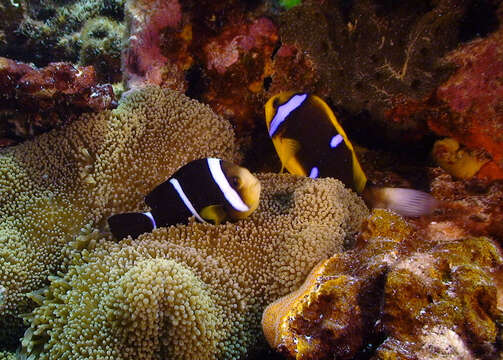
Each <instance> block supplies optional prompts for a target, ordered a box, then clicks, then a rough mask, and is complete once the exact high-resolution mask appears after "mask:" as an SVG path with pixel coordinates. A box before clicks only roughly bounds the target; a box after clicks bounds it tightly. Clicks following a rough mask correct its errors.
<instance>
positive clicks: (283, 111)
mask: <svg viewBox="0 0 503 360" xmlns="http://www.w3.org/2000/svg"><path fill="white" fill-rule="evenodd" d="M306 99H307V94H303V95H295V96H292V97H291V98H290V100H288V101H287V102H286V103H284V104H283V105H280V106H278V109H277V110H276V114H275V115H274V117H273V118H272V121H271V123H270V125H269V136H270V137H272V136H273V135H274V133H275V132H276V131H277V130H278V127H279V126H280V125H281V123H282V122H283V121H285V119H286V117H287V116H288V115H289V114H290V113H291V112H292V111H294V110H295V109H297V108H298V107H299V106H300V105H302V103H303V102H304V100H306Z"/></svg>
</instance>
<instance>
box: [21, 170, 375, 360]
mask: <svg viewBox="0 0 503 360" xmlns="http://www.w3.org/2000/svg"><path fill="white" fill-rule="evenodd" d="M259 179H260V181H261V183H262V186H263V193H262V197H261V203H260V206H259V208H258V209H257V211H256V212H254V213H253V214H252V215H251V216H250V217H249V218H247V219H244V220H242V221H239V222H237V223H233V224H231V223H227V224H224V225H219V226H214V225H209V224H201V223H191V224H189V225H178V226H172V227H168V228H160V229H157V230H155V231H153V232H152V233H147V234H144V235H142V236H140V237H139V238H138V239H137V240H134V241H133V240H131V239H130V238H129V239H126V240H124V241H121V242H120V243H118V244H115V243H113V242H110V241H106V240H104V239H103V240H97V242H94V241H93V242H90V243H88V244H85V248H86V249H85V250H83V251H82V255H77V256H76V257H75V258H74V259H73V260H72V264H73V265H72V266H71V267H70V268H69V270H68V272H67V273H66V274H64V275H62V276H61V278H53V279H52V282H51V285H50V287H49V290H48V291H47V292H46V293H44V294H43V296H39V297H38V298H37V301H38V302H40V303H41V307H39V308H37V309H35V310H34V312H33V314H32V315H31V316H29V319H30V321H31V324H32V325H31V327H30V329H29V330H28V331H27V333H26V336H25V338H24V339H23V346H24V354H25V355H35V356H36V358H39V359H46V358H52V357H54V356H56V355H57V356H59V357H67V358H70V359H71V358H79V357H88V358H97V357H100V358H113V359H118V358H121V359H128V358H140V359H153V358H166V357H169V358H173V359H216V358H219V359H238V358H241V357H242V356H243V355H244V354H245V353H247V352H248V351H250V350H251V349H253V348H255V346H256V345H257V344H258V343H259V341H260V316H261V313H262V310H263V308H264V306H265V305H266V304H267V303H268V302H270V301H272V300H273V299H275V298H277V297H279V296H282V295H284V294H286V293H287V292H289V291H293V290H294V289H296V288H297V287H298V286H299V285H300V284H301V282H302V281H303V279H304V277H305V276H306V275H307V273H309V271H310V270H311V268H312V267H313V266H314V265H315V264H316V263H317V262H319V261H320V260H321V259H324V258H326V257H327V256H329V255H330V254H333V253H334V252H339V251H340V250H341V249H342V247H343V242H344V240H345V238H347V237H350V236H351V234H353V233H354V232H355V231H356V229H357V228H358V227H359V224H360V222H361V220H362V219H363V217H364V216H365V214H366V213H367V210H366V208H365V206H364V205H363V202H362V201H361V200H360V199H359V198H358V197H357V196H356V195H355V194H354V193H352V192H351V191H349V190H347V189H345V188H344V187H343V185H342V184H341V183H340V182H339V181H337V180H334V179H322V180H313V179H309V178H301V177H294V176H291V175H273V174H268V175H267V174H266V175H259ZM81 246H84V244H82V245H81ZM77 345H79V346H77Z"/></svg>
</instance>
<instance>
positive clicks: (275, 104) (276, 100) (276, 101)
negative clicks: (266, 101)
mask: <svg viewBox="0 0 503 360" xmlns="http://www.w3.org/2000/svg"><path fill="white" fill-rule="evenodd" d="M278 106H279V99H278V98H276V99H274V100H273V101H272V107H273V108H275V109H276V108H277V107H278Z"/></svg>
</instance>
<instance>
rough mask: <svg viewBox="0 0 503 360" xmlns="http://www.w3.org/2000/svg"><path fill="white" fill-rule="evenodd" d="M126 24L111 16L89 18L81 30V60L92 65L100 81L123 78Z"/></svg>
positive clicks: (82, 63) (83, 63)
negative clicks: (122, 55)
mask: <svg viewBox="0 0 503 360" xmlns="http://www.w3.org/2000/svg"><path fill="white" fill-rule="evenodd" d="M124 32H125V26H124V25H123V24H122V23H118V22H116V21H114V20H111V19H110V18H105V17H96V18H92V19H90V20H88V21H87V22H86V24H85V25H84V27H83V28H82V30H81V37H80V40H81V42H82V46H81V48H80V54H79V62H80V64H81V65H85V66H87V65H92V66H93V67H94V69H95V70H96V74H97V78H98V79H99V80H100V81H105V82H110V83H115V82H119V81H121V80H122V72H121V51H122V37H123V34H124Z"/></svg>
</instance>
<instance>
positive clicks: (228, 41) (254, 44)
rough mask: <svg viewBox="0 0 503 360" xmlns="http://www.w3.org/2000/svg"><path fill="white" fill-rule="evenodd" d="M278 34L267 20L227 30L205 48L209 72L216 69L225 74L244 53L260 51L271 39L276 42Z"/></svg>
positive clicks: (262, 19)
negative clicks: (254, 49)
mask: <svg viewBox="0 0 503 360" xmlns="http://www.w3.org/2000/svg"><path fill="white" fill-rule="evenodd" d="M276 32H277V30H276V27H275V26H274V24H273V23H272V21H271V20H269V19H267V18H260V19H257V20H255V21H254V22H253V23H251V24H242V25H239V26H236V27H234V28H229V29H227V30H225V31H224V32H223V33H222V34H220V35H219V36H218V38H216V39H213V40H211V41H210V42H209V43H208V44H207V45H206V46H205V48H204V51H205V54H206V59H207V62H206V65H207V67H208V70H211V69H215V70H216V71H217V72H218V73H219V74H223V73H225V72H226V71H227V68H229V67H230V66H231V65H233V64H235V63H236V62H237V61H238V60H239V57H240V55H242V54H243V53H247V52H249V51H250V50H252V49H253V48H257V49H260V48H262V47H263V46H264V45H267V43H268V42H270V40H271V39H273V40H276V39H277V34H276Z"/></svg>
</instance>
